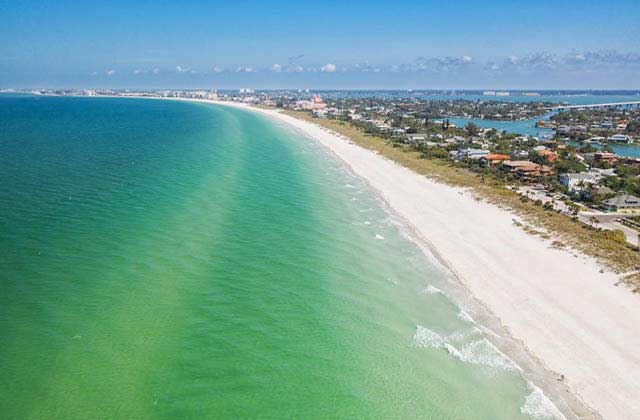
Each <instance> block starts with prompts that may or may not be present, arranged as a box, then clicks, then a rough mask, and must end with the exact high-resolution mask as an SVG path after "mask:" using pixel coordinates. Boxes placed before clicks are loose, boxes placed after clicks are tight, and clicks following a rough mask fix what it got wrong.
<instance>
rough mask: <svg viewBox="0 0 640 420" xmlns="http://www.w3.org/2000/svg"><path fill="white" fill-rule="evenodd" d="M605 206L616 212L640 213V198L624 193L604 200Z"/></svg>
mask: <svg viewBox="0 0 640 420" xmlns="http://www.w3.org/2000/svg"><path fill="white" fill-rule="evenodd" d="M604 208H605V210H608V211H614V212H616V213H638V212H640V198H638V197H636V196H634V195H630V194H623V195H618V196H616V197H613V198H610V199H608V200H605V201H604Z"/></svg>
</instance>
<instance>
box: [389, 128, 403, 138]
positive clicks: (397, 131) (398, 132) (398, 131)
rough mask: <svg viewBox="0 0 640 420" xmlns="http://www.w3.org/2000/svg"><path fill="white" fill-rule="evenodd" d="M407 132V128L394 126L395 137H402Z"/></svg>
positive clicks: (393, 134)
mask: <svg viewBox="0 0 640 420" xmlns="http://www.w3.org/2000/svg"><path fill="white" fill-rule="evenodd" d="M406 133H407V130H405V129H404V128H394V129H393V132H392V136H393V137H400V136H403V135H404V134H406Z"/></svg>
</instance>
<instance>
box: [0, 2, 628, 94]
mask: <svg viewBox="0 0 640 420" xmlns="http://www.w3.org/2000/svg"><path fill="white" fill-rule="evenodd" d="M0 22H1V23H0V88H11V87H14V88H77V87H85V88H100V87H102V88H205V89H234V88H243V87H245V88H264V89H279V88H295V89H307V88H309V89H396V88H398V89H406V88H413V89H421V88H422V89H640V0H615V1H610V2H607V1H590V0H582V1H578V0H575V1H563V0H556V1H545V0H537V1H518V0H511V1H489V0H485V1H465V0H459V1H444V0H440V1H403V0H396V1H385V2H383V1H375V0H371V1H335V2H334V1H323V2H318V1H315V2H306V1H301V0H297V1H272V2H267V1H260V2H259V1H242V0H236V1H225V2H217V1H189V0H184V1H171V2H170V1H162V0H156V1H144V0H141V1H119V0H113V1H108V2H91V1H66V0H58V1H50V2H47V1H20V0H0Z"/></svg>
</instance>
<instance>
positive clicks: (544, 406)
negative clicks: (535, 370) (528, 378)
mask: <svg viewBox="0 0 640 420" xmlns="http://www.w3.org/2000/svg"><path fill="white" fill-rule="evenodd" d="M529 386H530V387H531V388H532V389H533V391H531V394H529V395H527V398H525V400H524V404H523V405H522V407H520V412H521V413H522V414H526V415H529V416H531V417H533V418H534V419H536V420H566V417H565V416H564V415H562V413H561V412H560V410H558V408H557V407H556V406H555V405H554V404H553V402H551V400H550V399H549V398H547V396H546V395H544V393H543V392H542V390H541V389H540V388H538V387H537V386H535V385H531V384H530V385H529Z"/></svg>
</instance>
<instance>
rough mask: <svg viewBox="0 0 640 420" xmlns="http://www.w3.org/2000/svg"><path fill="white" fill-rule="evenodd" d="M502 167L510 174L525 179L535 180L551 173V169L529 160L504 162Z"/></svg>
mask: <svg viewBox="0 0 640 420" xmlns="http://www.w3.org/2000/svg"><path fill="white" fill-rule="evenodd" d="M502 167H503V168H504V169H505V170H508V171H509V172H511V173H513V174H516V175H518V176H521V177H523V178H533V177H538V176H542V175H548V174H549V173H551V168H550V167H548V166H545V165H538V164H537V163H533V162H530V161H528V160H507V161H504V162H502Z"/></svg>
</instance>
